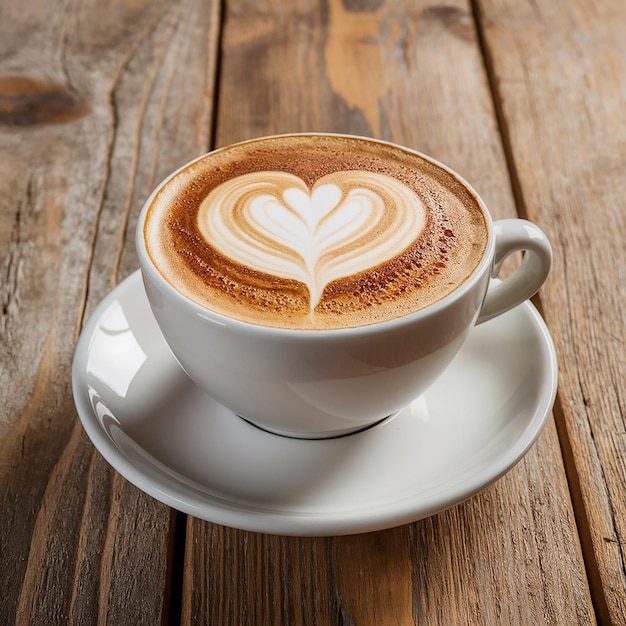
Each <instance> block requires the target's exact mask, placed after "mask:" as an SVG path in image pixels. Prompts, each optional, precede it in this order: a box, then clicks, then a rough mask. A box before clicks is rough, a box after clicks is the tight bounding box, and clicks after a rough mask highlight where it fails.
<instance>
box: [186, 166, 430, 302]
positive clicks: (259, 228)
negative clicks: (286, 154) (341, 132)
mask: <svg viewBox="0 0 626 626" xmlns="http://www.w3.org/2000/svg"><path fill="white" fill-rule="evenodd" d="M425 222H426V215H425V210H424V206H423V204H422V202H421V200H420V199H419V197H418V196H417V194H416V193H415V192H414V191H412V190H411V189H409V188H408V187H407V186H406V185H405V184H404V183H402V182H400V181H399V180H397V179H395V178H391V177H390V176H386V175H384V174H378V173H374V172H363V171H345V172H336V173H333V174H329V175H327V176H324V177H322V178H320V179H319V180H318V181H317V182H316V183H315V185H314V186H313V188H312V189H309V188H308V187H307V185H306V183H305V182H304V181H303V180H301V179H300V178H298V177H297V176H294V175H293V174H288V173H286V172H253V173H250V174H244V175H242V176H238V177H237V178H233V179H231V180H228V181H226V182H224V183H222V184H221V185H219V186H218V187H216V188H215V189H213V190H212V191H211V192H210V193H209V195H208V196H207V197H206V198H205V199H204V201H203V202H202V204H201V206H200V211H199V213H198V227H199V230H200V233H201V234H202V236H203V237H204V238H205V239H206V241H207V242H208V243H209V244H210V245H211V246H213V247H214V248H215V249H216V250H217V251H218V252H219V253H220V254H222V255H223V256H225V257H226V258H228V259H231V260H232V261H234V262H236V263H238V264H239V265H242V266H244V267H248V268H250V269H252V270H256V271H259V272H264V273H266V274H270V275H272V276H277V277H281V278H286V279H294V280H297V281H300V282H302V283H304V284H305V285H306V286H307V287H308V289H309V294H310V306H311V311H312V310H313V309H314V308H315V307H316V306H317V304H318V303H319V301H320V298H321V296H322V293H323V291H324V288H325V287H326V286H327V285H328V284H329V283H331V282H332V281H334V280H337V279H339V278H345V277H348V276H352V275H354V274H358V273H359V272H363V271H364V270H367V269H369V268H372V267H375V266H376V265H379V264H381V263H384V262H386V261H389V260H391V259H393V258H394V257H396V256H398V255H399V254H401V253H402V252H403V251H404V250H406V249H407V248H408V247H409V245H411V243H413V242H414V241H415V239H416V238H417V237H418V236H419V234H420V233H421V231H422V230H423V228H424V224H425Z"/></svg>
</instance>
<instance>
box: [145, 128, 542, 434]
mask: <svg viewBox="0 0 626 626" xmlns="http://www.w3.org/2000/svg"><path fill="white" fill-rule="evenodd" d="M365 141H367V142H370V143H372V142H373V143H376V142H374V140H369V139H365ZM378 143H385V142H378ZM225 149H226V150H227V149H228V148H225ZM404 150H405V151H406V152H409V153H414V154H416V155H419V158H421V159H426V160H428V161H431V162H432V163H434V164H436V165H438V166H439V167H440V168H441V169H443V170H446V171H447V172H449V173H450V174H451V175H452V176H454V177H456V178H457V179H458V180H459V181H460V182H461V183H462V184H463V185H464V186H465V187H467V189H468V190H469V191H470V193H472V194H473V195H474V196H475V197H476V198H477V201H478V203H479V205H480V206H481V208H482V209H483V211H484V214H485V218H486V220H487V223H488V231H489V232H488V244H487V248H486V251H485V254H484V257H483V259H482V261H481V262H480V263H479V265H478V267H477V268H476V269H475V270H474V272H473V273H472V274H471V275H470V277H469V278H468V279H467V280H466V281H465V282H464V283H463V284H462V285H461V286H460V287H459V288H458V289H456V290H455V291H454V292H453V293H452V294H450V295H449V296H447V297H446V298H444V299H443V300H441V301H439V302H437V303H436V304H434V305H432V306H429V307H427V308H425V309H423V310H421V311H418V312H416V313H413V314H411V315H407V316H405V317H402V318H399V319H394V320H390V321H386V322H382V323H378V324H372V325H369V326H362V327H359V328H347V329H339V330H325V331H306V330H284V329H272V328H267V327H264V326H258V325H253V324H249V323H244V322H240V321H237V320H233V319H230V318H228V317H224V316H222V315H219V314H217V313H214V312H212V311H209V310H207V309H205V308H203V307H202V306H199V305H198V304H196V303H195V302H192V301H191V300H189V299H188V298H186V297H185V296H183V295H182V294H181V293H180V292H179V291H177V290H176V289H174V288H173V287H172V286H171V285H170V284H169V283H168V282H167V281H166V280H165V279H164V278H163V276H162V275H161V274H160V273H159V271H158V270H157V269H156V268H155V266H154V265H153V263H152V260H151V258H150V256H149V254H148V253H147V251H146V246H145V239H144V223H145V218H146V214H147V210H148V208H149V206H150V204H151V203H152V200H153V198H154V196H155V195H156V193H158V191H159V190H160V189H161V187H162V186H163V185H166V184H167V182H168V180H169V179H166V180H165V181H164V182H163V183H161V185H160V186H159V187H157V189H155V191H154V192H153V194H152V195H151V196H150V198H149V199H148V200H147V202H146V204H145V205H144V207H143V210H142V212H141V214H140V216H139V220H138V224H137V236H136V248H137V253H138V256H139V261H140V266H141V270H142V275H143V280H144V285H145V289H146V292H147V295H148V300H149V301H150V304H151V307H152V311H153V313H154V316H155V317H156V319H157V322H158V324H159V326H160V328H161V331H162V333H163V336H164V337H165V340H166V341H167V343H168V344H169V346H170V348H171V349H172V352H173V353H174V354H175V355H176V358H177V359H178V361H179V362H180V364H181V366H182V367H183V369H184V370H185V371H186V372H187V374H188V375H189V377H190V378H191V379H192V380H193V381H194V382H195V383H196V384H197V385H198V386H199V387H201V388H202V389H204V390H205V391H207V392H208V393H209V394H211V396H212V397H214V398H215V399H216V400H218V401H219V402H220V403H222V404H223V405H225V406H227V407H228V408H229V409H231V410H232V411H234V412H235V413H237V414H238V415H240V416H242V417H245V418H246V419H248V420H250V421H252V422H254V423H256V424H258V425H259V426H262V427H263V428H265V429H267V430H269V431H271V432H274V433H279V434H286V435H291V436H295V437H302V438H324V437H333V436H338V435H342V434H345V433H350V432H355V431H358V430H360V429H362V428H364V427H367V426H368V425H371V424H373V423H376V422H378V421H379V420H381V419H382V418H385V417H387V416H389V415H392V414H394V413H396V412H397V411H399V410H400V409H401V408H402V407H405V406H407V405H408V404H409V403H410V402H412V401H413V400H414V399H415V398H416V397H418V396H419V395H420V394H422V393H423V392H424V390H426V389H427V388H428V387H429V386H430V385H431V384H432V383H433V381H435V380H436V379H437V378H438V377H439V376H440V375H441V373H442V372H443V371H444V370H445V368H446V367H447V366H448V365H449V363H450V362H451V361H452V359H453V358H454V356H455V355H456V353H457V352H458V350H459V349H460V348H461V346H462V345H463V341H464V340H465V338H466V337H467V334H468V332H469V331H470V329H471V328H472V327H473V326H474V324H475V323H476V322H477V319H478V318H479V315H480V316H481V317H480V319H479V322H482V321H484V320H486V319H490V318H492V317H495V316H497V315H499V314H501V313H503V312H504V311H507V310H509V309H511V308H512V307H514V306H516V305H517V304H519V303H520V302H523V301H524V300H526V299H527V298H529V297H530V296H532V295H533V294H534V293H535V292H536V291H537V290H538V289H539V287H540V286H541V284H543V282H544V280H545V278H546V277H547V275H548V273H549V271H550V265H551V261H552V251H551V248H550V244H549V242H548V239H547V238H546V236H545V234H544V233H543V232H542V231H541V230H540V229H539V228H538V227H537V226H535V225H534V224H531V223H530V222H527V221H524V220H518V219H508V220H500V221H498V222H495V224H494V223H493V222H492V220H491V217H490V216H489V212H488V210H487V207H486V206H485V204H484V203H483V201H482V200H481V199H480V197H479V196H478V194H477V193H476V192H475V191H474V190H473V189H472V188H471V186H470V185H469V184H468V183H467V182H466V181H464V180H463V179H462V178H461V177H460V176H459V175H458V174H456V173H455V172H453V171H452V170H450V169H449V168H447V167H446V166H444V165H442V164H440V163H438V162H437V161H435V160H433V159H431V158H430V157H427V156H425V155H422V154H420V153H417V152H415V151H412V150H408V149H406V148H405V149H404ZM200 158H202V157H200ZM196 160H197V159H196ZM192 163H193V162H192ZM189 165H190V164H188V165H187V166H184V167H188V166H189ZM184 167H183V168H181V169H184ZM179 171H180V170H179ZM176 173H177V172H175V173H174V174H172V176H174V175H175V174H176ZM170 178H171V177H170ZM517 250H525V251H526V255H525V257H524V261H523V262H522V264H521V265H520V267H519V268H518V269H517V271H516V272H514V273H513V275H512V276H510V277H508V278H506V279H505V280H504V281H502V283H501V284H496V283H492V284H491V286H490V278H492V277H495V276H496V275H497V273H498V270H499V267H500V264H501V262H502V260H503V259H504V258H505V257H506V256H508V255H509V254H510V253H512V252H514V251H517ZM483 301H484V305H483ZM481 307H482V308H481Z"/></svg>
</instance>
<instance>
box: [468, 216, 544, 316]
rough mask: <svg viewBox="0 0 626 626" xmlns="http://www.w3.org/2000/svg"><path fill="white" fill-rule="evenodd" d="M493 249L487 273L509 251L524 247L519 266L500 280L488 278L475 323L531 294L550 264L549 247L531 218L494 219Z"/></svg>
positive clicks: (495, 270) (493, 272) (494, 271)
mask: <svg viewBox="0 0 626 626" xmlns="http://www.w3.org/2000/svg"><path fill="white" fill-rule="evenodd" d="M493 226H494V231H495V235H496V252H495V255H494V259H493V268H492V270H491V277H492V278H495V277H496V276H497V275H498V273H499V272H500V268H501V267H502V263H503V262H504V259H506V257H507V256H509V254H512V253H513V252H517V251H519V250H524V252H525V254H524V258H523V259H522V262H521V264H520V266H519V267H518V268H517V269H516V270H515V271H514V272H513V273H512V274H511V275H510V276H507V277H506V278H505V279H504V280H502V281H500V282H492V283H491V284H490V285H489V288H488V290H487V295H486V296H485V300H484V302H483V305H482V308H481V310H480V315H479V316H478V320H477V321H476V324H482V323H483V322H486V321H487V320H490V319H492V318H494V317H496V316H498V315H500V314H501V313H504V312H505V311H508V310H509V309H512V308H513V307H515V306H517V305H518V304H520V303H521V302H524V300H527V299H528V298H530V297H531V296H532V295H534V294H535V293H536V292H537V291H538V289H539V287H541V285H543V283H544V281H545V280H546V278H547V276H548V273H549V272H550V267H551V266H552V247H551V246H550V242H549V241H548V238H547V237H546V235H545V233H544V232H543V231H542V230H541V229H540V228H539V227H538V226H536V225H535V224H533V223H532V222H528V221H527V220H523V219H506V220H498V221H496V222H494V224H493Z"/></svg>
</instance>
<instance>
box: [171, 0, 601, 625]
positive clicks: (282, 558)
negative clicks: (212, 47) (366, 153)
mask: <svg viewBox="0 0 626 626" xmlns="http://www.w3.org/2000/svg"><path fill="white" fill-rule="evenodd" d="M221 59H222V62H221V68H220V85H219V105H218V119H217V126H216V128H217V136H216V143H217V145H226V144H228V143H232V142H234V141H237V140H241V139H245V138H249V137H252V136H258V135H263V134H270V133H280V132H294V131H304V130H319V131H337V132H351V133H357V134H364V135H373V136H377V137H381V138H386V139H391V140H395V141H397V142H399V143H404V144H405V145H409V146H413V147H416V148H419V149H421V150H423V151H425V152H428V153H430V154H432V155H433V156H435V157H437V158H439V159H441V160H443V161H444V162H446V163H448V164H450V165H451V166H452V167H454V168H456V169H457V170H458V171H459V172H461V173H462V174H463V175H464V176H465V177H466V178H468V179H469V180H471V181H472V182H473V183H474V184H475V186H476V187H477V189H478V190H479V192H480V193H481V194H482V195H483V197H484V198H485V200H486V201H487V203H488V205H489V206H490V207H492V210H493V213H494V215H496V216H497V217H503V216H507V215H508V216H510V215H515V213H516V209H515V204H514V200H513V195H512V192H511V185H510V180H509V177H508V172H507V167H506V160H505V156H504V153H503V149H502V144H501V140H500V136H499V132H498V127H497V122H496V117H495V114H494V111H493V108H492V101H491V96H490V92H489V87H488V81H487V78H486V74H485V70H484V65H483V59H482V57H481V52H480V47H479V42H478V39H477V33H476V29H475V23H474V20H473V13H472V10H471V8H470V6H469V4H468V3H466V2H462V1H457V2H450V3H447V4H446V5H445V6H439V5H437V6H431V5H429V4H428V3H426V2H411V3H406V2H401V1H400V0H396V1H389V2H385V3H382V2H378V1H373V0H372V1H370V2H367V1H359V2H349V1H347V0H343V1H342V0H329V1H328V2H311V1H305V0H299V1H297V2H294V3H290V4H289V5H287V3H279V2H272V1H271V0H265V1H264V2H258V1H254V2H253V1H252V0H250V1H246V0H230V1H229V2H228V3H227V11H226V21H225V30H224V33H223V46H222V57H221ZM594 621H595V619H594V614H593V608H592V606H591V602H590V595H589V589H588V587H587V583H586V578H585V571H584V566H583V563H582V559H581V555H580V546H579V543H578V538H577V534H576V528H575V523H574V519H573V513H572V509H571V506H570V501H569V493H568V487H567V483H566V479H565V474H564V469H563V463H562V458H561V453H560V450H559V443H558V439H557V435H556V430H555V428H554V424H553V423H552V422H551V423H550V424H549V426H548V427H547V428H546V431H545V432H544V433H543V435H542V437H541V438H540V440H539V442H538V444H537V445H536V446H535V447H534V448H533V449H532V450H531V452H530V453H529V454H528V455H527V456H526V458H525V459H524V460H523V461H522V462H521V463H520V464H519V465H518V466H517V467H516V468H515V469H514V470H513V471H511V472H510V473H509V474H508V475H507V476H505V477H504V478H502V479H501V480H500V481H498V482H497V483H496V484H495V485H493V486H492V487H490V488H489V489H487V490H485V491H484V492H483V493H481V494H479V495H478V496H476V497H474V498H472V499H471V500H469V501H468V502H466V503H464V504H461V505H459V506H457V507H454V508H453V509H451V510H448V511H446V512H443V513H441V514H440V515H437V516H434V517H432V518H430V519H427V520H423V521H420V522H417V523H414V524H411V525H407V526H403V527H400V528H397V529H392V530H389V531H383V532H379V533H370V534H366V535H358V536H353V537H333V538H324V539H299V538H285V537H272V536H266V535H259V534H255V533H247V532H242V531H237V530H232V529H227V528H222V527H219V526H216V525H213V524H210V523H205V522H202V521H199V520H196V519H192V518H190V519H189V523H188V537H187V559H186V571H185V581H184V589H183V623H194V624H195V623H223V624H228V623H230V624H237V623H289V624H305V623H315V624H372V623H377V624H383V623H394V624H413V623H419V624H437V623H438V624H495V623H503V624H536V623H554V624H556V623H559V624H566V623H567V624H590V623H594Z"/></svg>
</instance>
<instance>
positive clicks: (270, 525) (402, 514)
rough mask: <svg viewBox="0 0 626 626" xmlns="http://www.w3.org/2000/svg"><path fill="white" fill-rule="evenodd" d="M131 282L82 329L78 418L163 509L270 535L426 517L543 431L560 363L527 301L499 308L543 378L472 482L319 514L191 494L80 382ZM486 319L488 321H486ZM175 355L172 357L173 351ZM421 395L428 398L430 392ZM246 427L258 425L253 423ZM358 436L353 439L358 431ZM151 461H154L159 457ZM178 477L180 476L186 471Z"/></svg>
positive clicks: (516, 458)
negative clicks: (535, 349)
mask: <svg viewBox="0 0 626 626" xmlns="http://www.w3.org/2000/svg"><path fill="white" fill-rule="evenodd" d="M134 281H136V282H138V284H139V285H140V288H141V289H142V290H143V281H142V279H141V276H140V270H137V271H135V272H133V273H131V274H130V275H129V276H128V277H127V278H125V279H124V280H123V281H121V282H120V283H119V284H118V285H117V286H116V287H114V288H113V289H112V290H111V291H110V292H109V293H108V294H107V295H106V296H105V297H104V298H103V299H102V301H101V302H100V303H99V304H98V305H97V306H96V307H95V309H94V310H93V312H92V313H91V315H90V316H89V319H88V320H87V322H86V323H85V324H84V326H83V329H82V331H81V333H80V337H79V339H78V342H77V344H76V348H75V352H74V358H73V362H72V391H73V396H74V403H75V406H76V409H77V413H78V417H79V419H80V421H81V423H82V426H83V428H84V430H85V432H86V433H87V435H88V437H89V439H90V440H91V442H92V443H93V445H94V447H95V448H96V449H97V450H98V452H99V453H100V454H101V455H102V456H103V458H104V459H105V460H106V461H107V463H109V465H111V466H112V467H113V469H115V470H116V471H117V472H119V473H120V474H121V475H122V476H123V477H124V478H125V479H127V480H128V481H129V482H130V483H132V484H133V485H135V486H136V487H137V488H139V489H141V490H142V491H144V492H145V493H147V494H148V495H150V496H151V497H153V498H155V499H156V500H158V501H160V502H162V503H164V504H166V505H167V506H170V507H172V508H174V509H176V510H179V511H182V512H184V513H186V514H189V515H193V516H194V517H197V518H199V519H203V520H205V521H208V522H211V523H216V524H222V525H225V526H229V527H232V528H237V529H240V530H245V531H252V532H261V533H269V534H274V535H291V536H302V537H305V536H309V537H315V536H339V535H347V534H357V533H365V532H374V531H379V530H384V529H387V528H392V527H397V526H400V525H403V524H406V523H411V522H415V521H418V520H420V519H424V518H426V517H429V516H431V515H434V514H436V513H439V512H441V511H444V510H446V509H448V508H451V507H453V506H455V505H457V504H460V503H461V502H463V501H465V500H467V499H469V498H471V497H472V496H474V495H475V494H477V493H479V492H480V491H482V490H483V489H485V488H486V487H488V486H489V485H491V484H493V483H494V482H496V481H497V480H498V479H499V478H501V477H502V476H503V475H505V474H506V473H507V472H509V471H510V470H511V469H512V468H513V467H515V466H516V465H517V464H518V463H519V462H520V460H521V459H522V458H523V457H524V456H525V455H526V453H527V452H528V451H529V449H530V448H531V447H532V446H533V445H534V443H535V442H536V440H537V438H538V437H539V435H540V434H541V432H542V430H543V428H544V426H545V424H546V422H547V420H548V417H549V416H550V414H551V412H552V408H553V405H554V402H555V399H556V393H557V383H558V363H557V357H556V350H555V347H554V342H553V340H552V337H551V335H550V333H549V331H548V328H547V326H546V324H545V321H544V320H543V318H542V317H541V315H540V314H539V312H538V311H537V309H536V308H535V306H534V305H533V304H532V303H531V302H530V301H526V302H524V303H522V304H521V305H518V307H515V308H514V309H513V310H512V311H509V312H506V313H503V314H502V316H506V315H510V314H511V313H513V312H514V311H519V310H520V309H523V310H524V314H525V315H527V316H529V318H530V319H529V321H530V323H531V324H532V327H533V330H534V331H535V332H536V333H538V339H539V341H538V346H539V351H540V353H541V361H542V363H543V366H544V368H545V370H546V376H545V377H544V379H543V381H542V382H541V387H540V389H539V390H538V392H537V394H536V397H535V398H534V407H533V408H532V409H529V412H528V413H529V418H528V420H527V423H526V426H525V428H523V430H521V431H520V434H519V435H518V437H517V438H516V439H515V440H514V441H513V442H512V443H511V445H509V446H508V447H507V448H506V449H505V450H504V451H503V452H502V453H501V454H500V455H499V456H498V457H497V459H496V460H495V461H493V462H491V463H489V464H488V465H487V466H486V467H484V468H482V469H481V471H480V472H478V473H477V474H474V475H473V476H472V479H471V480H469V481H467V482H463V483H461V484H459V485H455V486H454V487H452V488H447V489H444V490H443V491H442V493H438V494H434V495H431V496H429V497H426V498H418V499H417V500H416V501H415V502H414V503H413V506H403V507H402V508H401V509H400V510H397V509H398V504H400V503H401V502H403V501H406V500H415V498H414V497H413V498H411V497H407V498H399V499H396V500H394V501H393V503H391V506H389V504H386V503H383V504H382V505H377V506H375V507H366V508H363V507H360V508H358V509H349V510H341V511H337V512H332V511H325V512H322V513H319V512H300V513H298V512H294V511H280V510H276V509H263V508H260V507H259V508H257V507H253V506H248V505H245V504H243V503H242V504H241V505H239V506H236V504H237V503H236V501H232V502H231V501H229V500H228V499H227V498H224V499H222V498H219V497H213V496H211V495H210V494H207V493H206V492H201V490H200V489H198V490H197V493H195V491H196V490H195V489H194V488H193V487H192V486H191V483H190V482H185V483H184V484H181V483H180V481H179V480H178V479H177V478H176V475H175V474H176V472H175V471H174V470H172V469H171V468H167V469H168V470H169V471H167V472H166V473H164V474H162V478H161V480H157V479H155V478H154V477H153V476H150V475H148V474H146V473H145V472H144V471H142V469H141V468H140V467H138V466H137V465H135V464H134V463H133V462H132V461H131V460H130V459H129V458H128V457H127V456H126V455H125V454H124V452H123V451H122V450H121V449H120V448H119V447H118V446H117V445H116V444H115V442H114V441H113V440H112V439H111V438H110V437H109V436H108V435H107V434H106V433H105V432H104V430H103V428H102V426H101V425H100V423H99V422H98V420H97V418H96V416H95V415H94V412H93V409H92V407H91V406H90V405H89V403H88V402H87V401H86V400H85V396H84V384H85V383H84V378H83V374H82V373H81V372H80V367H79V363H78V361H79V360H80V359H79V356H80V355H81V354H88V350H89V342H90V339H91V337H92V336H93V333H94V331H95V330H96V329H97V327H98V325H99V321H100V318H101V316H102V314H103V313H104V311H105V310H106V308H107V307H108V306H109V305H110V303H111V301H113V300H114V299H115V298H116V297H118V296H119V294H120V292H123V291H124V290H125V289H128V288H129V287H130V286H131V285H132V283H133V282H134ZM146 306H147V304H146ZM148 311H149V309H148ZM499 317H501V316H499ZM485 323H487V324H488V323H489V322H485ZM172 359H174V357H173V356H172ZM425 395H428V391H427V392H426V394H425ZM391 421H393V420H391ZM387 423H389V420H386V421H384V422H383V423H380V424H377V425H375V426H373V427H372V430H375V429H378V428H384V427H385V425H386V424H387ZM250 427H251V428H256V427H254V426H252V425H250ZM358 434H359V433H356V435H351V436H358ZM268 436H270V437H274V436H275V435H271V434H268ZM323 442H324V440H319V441H316V443H317V444H320V445H323ZM156 460H157V461H158V459H156ZM166 467H167V466H166ZM181 476H182V475H181ZM183 478H185V477H184V476H183ZM183 486H184V487H185V491H184V492H183V493H182V495H181V490H180V488H181V487H183ZM177 487H178V489H177ZM365 513H366V515H365Z"/></svg>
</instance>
